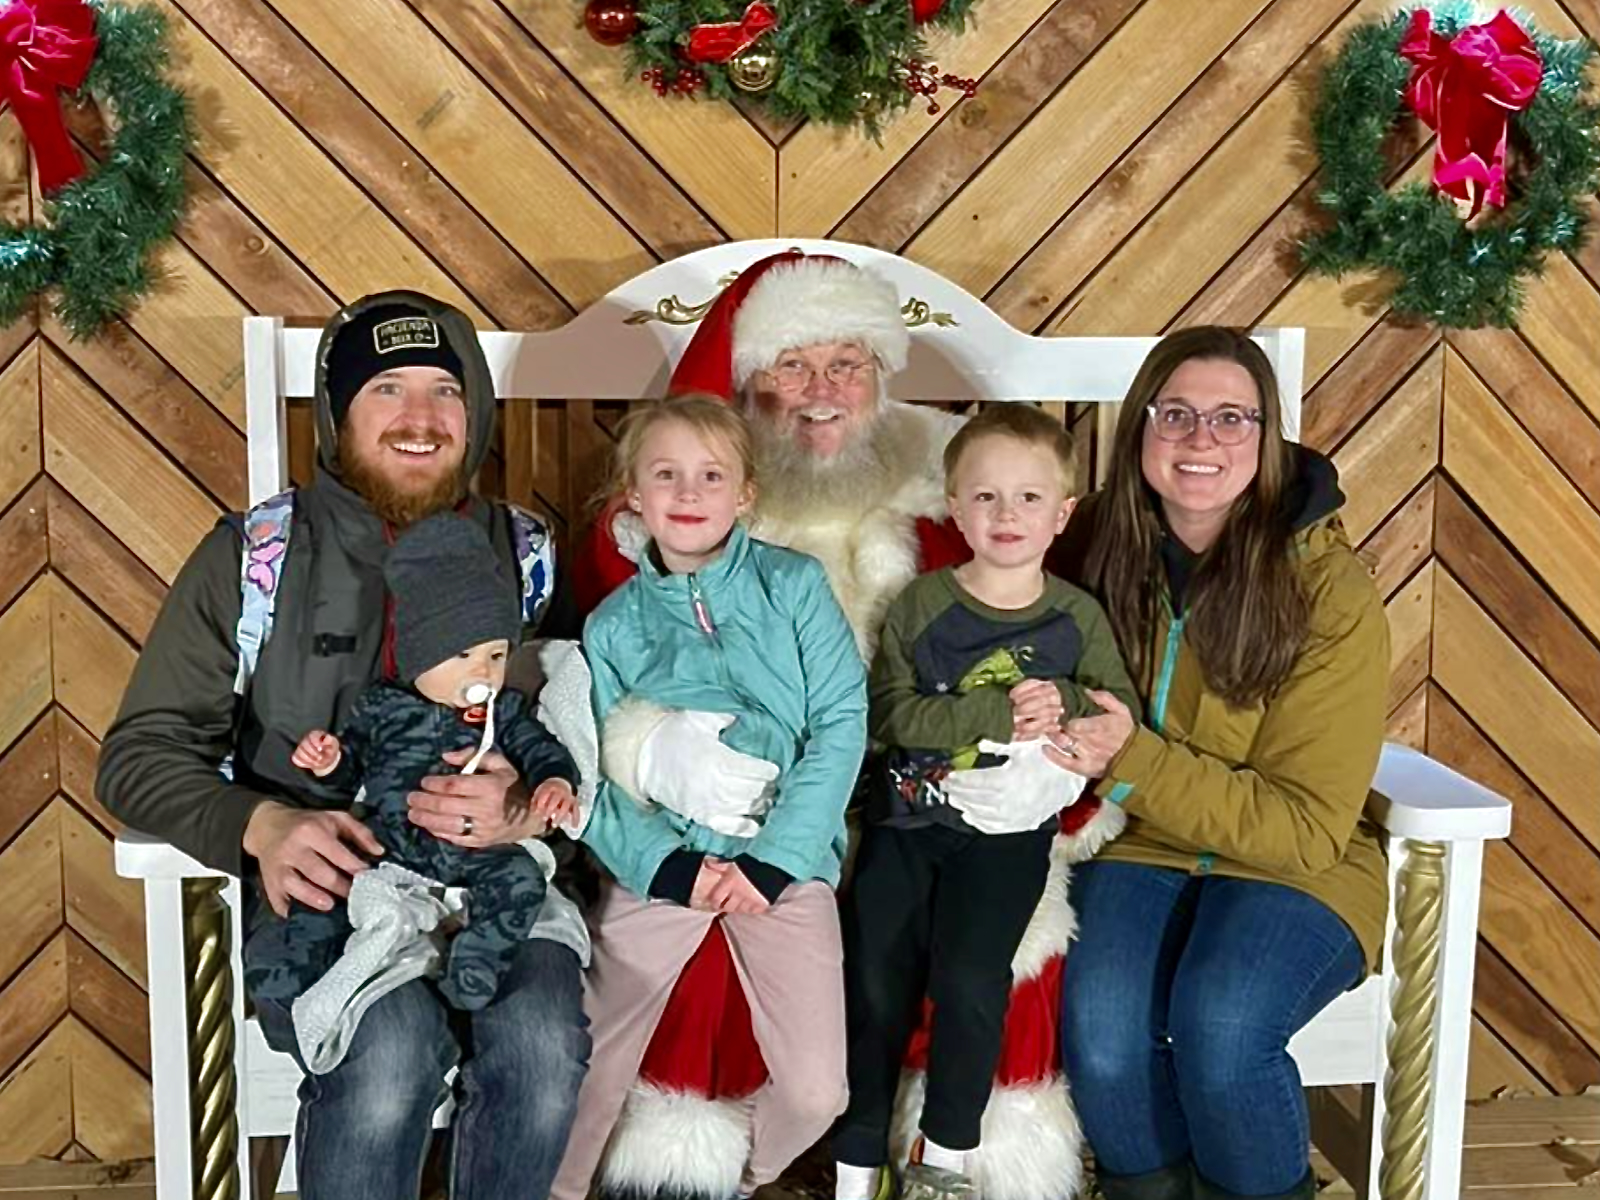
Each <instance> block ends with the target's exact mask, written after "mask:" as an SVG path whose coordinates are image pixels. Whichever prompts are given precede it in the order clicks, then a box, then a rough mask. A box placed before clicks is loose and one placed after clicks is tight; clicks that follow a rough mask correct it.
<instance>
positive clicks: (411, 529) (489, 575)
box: [383, 513, 522, 683]
mask: <svg viewBox="0 0 1600 1200" xmlns="http://www.w3.org/2000/svg"><path fill="white" fill-rule="evenodd" d="M383 574H384V580H385V582H386V583H387V584H388V587H389V594H390V595H392V596H393V597H394V655H395V666H396V667H397V669H398V670H399V673H400V678H401V679H402V680H404V681H405V682H407V683H410V682H412V681H413V680H415V679H416V677H417V676H418V675H421V674H422V673H423V672H424V671H427V670H430V669H431V668H433V667H437V666H438V665H439V664H440V663H442V662H444V661H446V660H447V659H451V658H454V657H455V656H456V655H458V654H460V653H461V652H462V651H464V650H470V649H471V648H472V647H473V646H476V645H479V644H481V643H483V642H492V641H494V640H495V639H496V638H505V639H506V640H507V641H508V642H510V643H511V644H512V646H515V645H516V644H517V639H518V637H519V636H520V635H521V633H522V611H521V607H520V606H519V605H518V603H517V593H516V589H515V588H513V587H512V586H511V585H510V584H509V583H508V582H507V581H506V576H505V573H504V572H503V571H502V570H501V569H500V562H499V557H498V556H497V555H496V554H495V552H494V547H493V546H491V545H490V544H489V538H488V535H486V534H485V533H484V531H483V530H482V529H481V528H480V527H479V526H478V525H476V524H475V523H474V522H472V521H469V520H467V519H466V518H465V517H458V516H455V515H454V514H452V513H439V514H436V515H434V516H431V517H424V518H423V519H422V520H420V521H418V522H416V523H415V524H414V525H409V526H407V527H406V528H405V529H404V530H403V531H401V533H400V536H399V537H397V538H395V542H394V545H393V546H391V547H390V548H389V557H388V561H387V562H386V563H385V564H384V569H383Z"/></svg>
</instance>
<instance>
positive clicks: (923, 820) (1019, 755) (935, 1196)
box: [833, 404, 1138, 1200]
mask: <svg viewBox="0 0 1600 1200" xmlns="http://www.w3.org/2000/svg"><path fill="white" fill-rule="evenodd" d="M944 465H945V489H946V493H947V497H948V500H949V505H950V513H951V516H952V517H953V518H954V520H955V523H956V525H957V527H958V528H959V529H960V530H961V533H962V535H963V536H964V537H965V538H966V540H967V544H968V545H969V546H970V547H971V549H972V553H973V558H972V560H971V561H970V562H968V563H966V564H964V565H962V566H959V567H955V568H946V569H944V570H941V571H935V572H932V573H930V574H928V575H924V576H922V577H920V578H919V579H917V580H915V581H914V582H912V583H911V585H910V586H909V587H907V588H906V590H905V591H904V592H903V593H901V595H900V596H899V597H898V598H897V599H896V600H895V602H894V603H893V604H892V605H891V606H890V608H889V612H888V616H887V619H886V621H885V624H884V629H883V637H882V640H881V641H880V643H879V646H878V653H877V658H876V660H875V661H874V662H873V666H872V675H871V680H870V706H871V707H870V714H869V720H868V725H869V730H870V733H871V735H872V737H873V739H874V741H875V742H877V743H879V744H881V746H882V747H883V748H884V749H885V751H886V752H885V753H884V754H883V755H882V757H881V759H880V763H881V768H880V771H879V773H878V775H877V777H876V778H875V779H874V785H873V788H872V790H871V792H870V793H869V799H868V807H867V814H866V817H867V824H866V828H865V830H864V833H863V837H862V843H861V850H860V854H859V856H858V858H857V860H856V868H855V877H854V882H853V884H852V888H851V891H850V893H849V896H848V898H847V900H846V903H845V910H844V944H845V1008H846V1018H847V1035H848V1047H849V1049H848V1053H849V1081H850V1103H849V1107H848V1108H847V1109H846V1111H845V1114H844V1116H843V1117H841V1118H840V1120H839V1123H838V1125H837V1126H836V1129H835V1133H834V1137H833V1149H834V1156H835V1158H837V1159H838V1164H839V1167H838V1197H839V1200H871V1198H872V1197H874V1196H880V1197H881V1196H887V1195H888V1194H890V1191H891V1184H892V1181H891V1180H890V1179H889V1177H888V1173H887V1170H886V1164H887V1163H888V1159H889V1145H888V1142H889V1125H890V1120H891V1116H892V1112H893V1105H894V1097H895V1089H896V1087H897V1086H898V1084H899V1080H900V1067H901V1062H902V1059H903V1057H904V1055H905V1051H906V1045H907V1042H908V1040H909V1039H910V1036H911V1034H912V1031H913V1030H914V1029H915V1028H916V1025H917V1022H918V1019H919V1017H920V1016H921V1012H922V1002H923V997H924V995H926V996H927V998H928V999H930V1000H931V1001H932V1002H933V1020H932V1027H931V1030H930V1040H929V1047H928V1070H927V1092H926V1098H925V1100H924V1102H923V1108H922V1117H921V1122H920V1128H921V1133H920V1136H919V1137H918V1139H917V1142H916V1145H915V1146H914V1147H913V1149H912V1154H911V1160H912V1161H911V1164H910V1166H909V1167H908V1168H907V1171H906V1175H905V1180H904V1184H905V1187H904V1190H903V1192H902V1196H903V1198H904V1200H943V1198H946V1197H956V1196H964V1195H968V1194H970V1193H971V1192H972V1191H973V1185H972V1182H971V1180H970V1179H969V1178H968V1177H967V1175H966V1174H965V1165H966V1155H967V1154H968V1153H969V1152H971V1151H972V1150H974V1149H976V1148H977V1146H978V1142H979V1134H980V1128H981V1124H982V1118H983V1112H984V1109H985V1107H986V1106H987V1104H988V1100H989V1091H990V1087H991V1084H992V1081H993V1077H994V1071H995V1064H996V1060H997V1059H998V1057H999V1052H1000V1041H1001V1031H1002V1027H1003V1024H1004V1020H1005V1015H1006V1005H1007V1001H1008V998H1009V995H1010V988H1011V960H1012V956H1013V955H1014V954H1015V953H1016V950H1017V947H1018V945H1019V944H1020V943H1021V941H1022V937H1023V933H1024V931H1025V930H1026V928H1027V925H1028V920H1029V917H1030V916H1031V915H1032V913H1033V910H1034V908H1035V906H1036V905H1037V904H1038V902H1039V897H1040V895H1041V893H1042V892H1043V890H1044V885H1045V878H1046V874H1047V872H1048V870H1049V865H1050V848H1051V843H1052V841H1053V839H1054V837H1055V833H1056V829H1057V824H1058V822H1057V814H1058V813H1059V811H1060V810H1061V809H1062V808H1064V807H1066V806H1068V805H1070V804H1071V803H1072V801H1073V800H1074V799H1075V798H1076V796H1077V794H1078V792H1079V791H1080V790H1081V788H1082V787H1083V783H1084V781H1083V779H1082V777H1081V776H1078V775H1075V774H1073V773H1072V772H1070V771H1067V770H1065V769H1063V768H1061V767H1060V766H1057V765H1056V764H1055V763H1054V762H1052V761H1050V760H1049V759H1048V758H1046V757H1045V756H1044V754H1043V746H1044V744H1045V743H1044V741H1043V739H1044V735H1045V734H1046V733H1047V732H1048V731H1050V730H1051V729H1053V728H1055V727H1056V726H1057V725H1058V724H1059V723H1060V722H1061V721H1062V720H1064V719H1065V718H1067V717H1073V716H1079V715H1089V714H1092V713H1095V712H1097V711H1099V709H1098V706H1097V705H1096V704H1095V703H1094V700H1093V697H1092V693H1093V691H1094V690H1096V689H1103V690H1104V691H1106V692H1110V693H1112V694H1113V695H1115V696H1117V697H1118V698H1119V699H1121V700H1122V702H1123V703H1124V704H1127V705H1129V707H1130V708H1133V709H1134V710H1135V711H1137V706H1138V698H1137V694H1136V693H1135V691H1134V688H1133V685H1132V683H1131V681H1130V680H1129V679H1128V675H1127V670H1126V668H1125V667H1124V666H1123V662H1122V657H1121V655H1120V654H1119V652H1118V650H1117V645H1116V641H1115V639H1114V638H1113V636H1112V632H1111V626H1110V623H1109V622H1108V621H1107V619H1106V616H1105V614H1104V613H1103V612H1102V611H1101V609H1100V606H1099V605H1098V604H1096V603H1095V601H1094V600H1093V599H1091V598H1090V597H1089V595H1088V594H1087V593H1085V592H1083V591H1081V590H1079V589H1078V588H1075V587H1073V586H1071V585H1070V584H1067V583H1064V582H1062V581H1061V580H1059V579H1057V578H1055V577H1054V576H1052V575H1049V574H1047V573H1046V572H1045V570H1044V566H1043V563H1044V557H1045V553H1046V551H1048V550H1049V549H1050V546H1051V543H1052V542H1053V541H1054V540H1055V538H1056V536H1057V535H1058V534H1059V533H1060V532H1061V531H1062V530H1063V529H1064V528H1065V527H1066V523H1067V518H1068V517H1069V516H1070V515H1071V512H1072V507H1073V504H1074V501H1073V500H1072V499H1071V498H1070V495H1069V492H1070V490H1071V485H1072V473H1073V471H1072V440H1071V436H1070V435H1069V434H1068V433H1067V432H1066V430H1065V429H1063V428H1062V427H1061V425H1060V424H1059V423H1058V422H1056V421H1055V420H1053V419H1052V418H1050V417H1049V416H1047V415H1046V414H1045V413H1043V412H1041V411H1040V410H1039V409H1037V408H1034V407H1032V406H1030V405H1024V404H1000V405H995V406H992V407H990V408H987V409H985V410H984V411H983V412H982V413H981V414H980V415H978V416H977V417H975V418H973V419H972V420H971V421H970V422H968V423H967V424H966V425H965V426H963V427H962V429H961V430H960V431H959V432H958V433H957V434H956V436H955V437H954V438H953V439H952V440H951V442H950V445H949V447H948V448H947V449H946V451H945V456H944ZM974 767H976V768H979V769H986V770H988V771H990V772H1004V773H1005V774H1006V777H1007V783H1008V789H1009V788H1010V787H1011V786H1012V785H1013V784H1014V792H1011V791H1008V794H1007V804H1008V805H1011V804H1012V801H1013V800H1014V808H1008V811H1006V812H1005V813H1002V814H996V813H995V812H993V811H992V808H985V809H984V810H983V811H982V812H979V811H977V810H974V811H973V812H970V813H969V812H965V811H963V809H962V807H961V800H962V791H961V786H960V785H961V782H962V776H961V775H960V774H956V775H955V776H954V777H952V774H951V773H952V772H953V771H954V772H961V771H963V770H965V769H969V768H974Z"/></svg>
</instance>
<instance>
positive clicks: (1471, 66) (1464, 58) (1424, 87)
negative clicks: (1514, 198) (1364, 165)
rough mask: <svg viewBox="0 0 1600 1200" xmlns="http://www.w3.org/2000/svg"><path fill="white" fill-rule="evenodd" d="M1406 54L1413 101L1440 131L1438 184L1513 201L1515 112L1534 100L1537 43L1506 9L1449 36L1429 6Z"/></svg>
mask: <svg viewBox="0 0 1600 1200" xmlns="http://www.w3.org/2000/svg"><path fill="white" fill-rule="evenodd" d="M1400 53H1401V55H1402V56H1404V57H1405V58H1406V59H1407V60H1408V61H1410V62H1411V63H1413V64H1414V65H1415V70H1413V71H1412V73H1411V82H1410V84H1409V85H1408V86H1407V87H1406V103H1407V104H1409V105H1410V106H1411V108H1412V110H1413V111H1414V112H1415V113H1416V114H1417V116H1419V117H1421V118H1422V120H1423V121H1424V122H1425V123H1426V124H1427V125H1428V127H1429V128H1430V129H1436V130H1438V131H1439V145H1438V149H1437V151H1436V152H1435V154H1434V159H1433V183H1434V186H1435V187H1437V188H1438V189H1439V190H1440V191H1441V192H1444V193H1445V194H1446V195H1447V196H1453V197H1455V198H1456V199H1457V200H1461V201H1464V202H1466V203H1468V204H1470V205H1472V212H1471V213H1470V214H1469V216H1477V215H1478V212H1479V210H1480V209H1482V208H1483V206H1484V205H1485V204H1488V205H1490V206H1492V207H1494V208H1504V207H1505V203H1506V129H1507V125H1508V123H1509V121H1510V119H1511V114H1512V113H1514V112H1521V111H1522V110H1523V109H1525V108H1527V107H1528V105H1529V104H1531V103H1533V98H1534V96H1535V95H1536V94H1537V93H1538V91H1539V81H1540V79H1541V78H1542V77H1543V75H1544V62H1543V60H1542V59H1541V58H1540V57H1539V51H1538V48H1537V47H1536V46H1534V44H1533V40H1532V39H1531V38H1529V37H1528V35H1527V34H1526V33H1525V32H1523V29H1522V27H1521V26H1520V25H1518V24H1517V23H1516V21H1515V20H1513V19H1512V18H1511V16H1510V14H1508V13H1507V12H1506V11H1505V10H1504V9H1501V10H1500V11H1499V12H1498V13H1496V14H1495V16H1494V19H1493V20H1491V21H1489V22H1487V23H1485V24H1483V25H1469V26H1467V28H1465V29H1463V30H1462V31H1461V32H1460V33H1458V34H1457V35H1456V36H1455V39H1454V40H1453V41H1446V40H1445V39H1444V38H1443V37H1441V36H1440V35H1439V34H1437V33H1434V32H1433V26H1432V17H1431V15H1430V14H1429V12H1428V10H1427V9H1425V8H1419V9H1418V10H1417V11H1416V12H1414V13H1412V14H1411V26H1410V28H1409V29H1407V30H1406V36H1405V40H1404V41H1402V42H1401V43H1400Z"/></svg>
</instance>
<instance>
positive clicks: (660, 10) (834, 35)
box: [628, 0, 976, 134]
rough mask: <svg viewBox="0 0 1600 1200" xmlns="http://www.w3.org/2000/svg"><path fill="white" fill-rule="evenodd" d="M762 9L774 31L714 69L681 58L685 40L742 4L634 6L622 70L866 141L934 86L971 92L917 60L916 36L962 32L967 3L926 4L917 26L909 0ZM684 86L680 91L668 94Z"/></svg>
mask: <svg viewBox="0 0 1600 1200" xmlns="http://www.w3.org/2000/svg"><path fill="white" fill-rule="evenodd" d="M769 3H770V4H771V6H772V7H773V8H774V9H775V10H776V12H777V14H778V21H777V24H776V25H775V26H773V27H772V28H771V29H770V30H769V31H767V32H766V33H764V34H762V36H761V38H760V40H759V41H757V42H756V43H755V44H754V45H753V46H751V47H750V49H749V50H748V51H746V52H745V53H744V54H742V55H740V56H739V57H737V58H735V59H734V60H732V61H731V62H727V63H717V62H695V61H693V60H686V58H685V55H684V50H685V46H686V44H687V41H688V39H689V34H690V32H691V31H692V30H693V29H695V27H697V26H701V25H708V24H717V23H721V22H729V21H738V20H739V18H740V14H741V13H743V12H744V11H745V10H746V0H637V2H636V4H635V5H634V7H635V10H636V13H637V18H638V19H637V28H636V31H635V32H633V33H632V34H631V35H630V37H629V39H628V46H629V62H630V68H631V70H632V71H633V72H634V73H635V74H636V76H643V77H645V78H646V79H647V80H652V81H654V82H656V84H657V91H658V92H660V91H662V90H663V88H662V86H661V84H662V82H663V81H664V82H666V83H667V84H668V85H669V88H668V89H667V90H677V91H684V90H689V91H694V90H698V89H699V88H701V87H703V88H704V90H705V91H706V92H707V93H708V94H710V95H712V96H715V97H717V98H718V99H721V100H732V99H735V98H737V97H744V98H745V99H746V100H749V101H752V102H754V103H756V104H758V105H759V106H761V107H762V108H764V109H766V110H767V111H768V112H770V113H771V114H772V115H773V116H775V117H777V118H779V119H781V120H796V119H804V120H808V121H824V122H828V123H830V124H834V125H855V126H860V127H862V128H864V129H865V130H866V131H867V132H869V133H872V134H876V133H877V130H878V128H879V126H880V124H881V123H882V121H883V119H884V118H885V117H887V116H889V115H891V114H893V113H894V112H897V111H899V110H900V109H903V108H905V107H906V106H907V105H908V104H910V103H911V101H912V100H913V99H915V98H916V97H918V96H919V95H920V96H922V97H924V98H927V99H931V97H932V95H933V94H934V92H935V91H937V89H938V88H939V87H940V86H943V87H949V88H955V89H956V90H958V91H962V92H964V93H965V94H967V95H970V94H971V91H972V89H973V88H974V87H976V84H975V82H974V81H972V80H958V79H956V78H955V77H954V76H950V75H944V76H940V75H939V74H938V72H937V70H936V69H932V68H929V67H928V66H927V65H926V64H925V63H924V62H923V58H924V56H925V54H926V49H925V46H924V42H923V33H924V31H926V30H928V29H929V28H935V29H951V30H955V31H960V30H961V29H963V28H965V25H966V21H967V17H968V15H969V13H970V12H971V10H972V5H973V3H974V0H944V3H943V4H934V3H927V4H926V5H925V6H921V7H923V10H924V12H926V14H927V15H926V16H925V17H924V18H923V19H919V14H918V13H916V12H914V11H913V9H914V5H913V3H912V2H911V0H769ZM927 10H933V11H927ZM752 67H753V68H754V69H752ZM685 78H687V79H688V80H690V82H691V85H692V86H690V87H689V88H687V89H685V88H682V87H678V88H671V87H670V84H671V83H672V81H674V80H681V79H685ZM934 108H935V111H936V110H937V106H936V105H935V106H934Z"/></svg>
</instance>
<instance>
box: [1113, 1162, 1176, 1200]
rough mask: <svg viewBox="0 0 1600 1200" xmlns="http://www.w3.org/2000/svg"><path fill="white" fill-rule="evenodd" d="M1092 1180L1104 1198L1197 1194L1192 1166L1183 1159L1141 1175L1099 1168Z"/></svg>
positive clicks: (1167, 1199)
mask: <svg viewBox="0 0 1600 1200" xmlns="http://www.w3.org/2000/svg"><path fill="white" fill-rule="evenodd" d="M1095 1182H1096V1183H1097V1184H1098V1185H1099V1188H1100V1195H1101V1196H1102V1197H1104V1200H1193V1197H1195V1196H1197V1195H1198V1194H1199V1193H1198V1192H1196V1191H1195V1188H1194V1170H1193V1168H1192V1167H1190V1165H1189V1164H1188V1163H1187V1162H1183V1163H1179V1164H1178V1165H1177V1166H1175V1167H1163V1168H1161V1170H1159V1171H1146V1172H1145V1173H1144V1174H1143V1175H1108V1174H1106V1173H1105V1172H1104V1171H1102V1172H1099V1173H1098V1174H1096V1176H1095Z"/></svg>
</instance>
